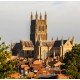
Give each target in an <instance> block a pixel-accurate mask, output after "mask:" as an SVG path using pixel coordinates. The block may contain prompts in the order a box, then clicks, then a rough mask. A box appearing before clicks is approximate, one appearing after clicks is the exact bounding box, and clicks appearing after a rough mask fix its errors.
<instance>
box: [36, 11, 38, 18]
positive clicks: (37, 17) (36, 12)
mask: <svg viewBox="0 0 80 80" xmlns="http://www.w3.org/2000/svg"><path fill="white" fill-rule="evenodd" d="M37 19H38V14H37V11H36V20H37Z"/></svg>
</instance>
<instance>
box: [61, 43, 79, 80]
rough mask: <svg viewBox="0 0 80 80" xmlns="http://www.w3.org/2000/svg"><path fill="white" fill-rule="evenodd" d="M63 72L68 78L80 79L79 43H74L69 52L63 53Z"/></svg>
mask: <svg viewBox="0 0 80 80" xmlns="http://www.w3.org/2000/svg"><path fill="white" fill-rule="evenodd" d="M63 62H64V63H65V74H67V75H69V76H70V78H73V79H80V44H77V45H75V46H74V47H73V48H72V50H71V51H70V52H67V53H66V54H65V58H64V60H63Z"/></svg>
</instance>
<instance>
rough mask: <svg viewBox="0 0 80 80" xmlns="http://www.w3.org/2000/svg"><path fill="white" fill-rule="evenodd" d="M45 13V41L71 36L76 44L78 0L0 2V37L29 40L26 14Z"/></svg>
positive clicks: (79, 33) (79, 19)
mask: <svg viewBox="0 0 80 80" xmlns="http://www.w3.org/2000/svg"><path fill="white" fill-rule="evenodd" d="M31 11H32V12H33V15H34V19H35V13H36V11H37V12H38V15H40V12H41V13H42V16H43V18H44V14H45V11H46V12H47V25H48V30H47V31H48V40H51V39H52V37H53V38H54V39H56V38H57V36H58V37H59V39H61V37H62V36H63V38H64V39H67V38H68V37H70V39H71V38H72V36H74V37H75V41H76V42H78V43H80V38H79V37H80V1H77V2H76V1H46V2H45V1H42V2H41V1H38V2H35V1H32V2H31V1H30V2H29V1H14V2H13V1H11V2H10V1H3V2H2V1H0V36H1V38H2V40H3V41H5V42H6V43H8V44H9V43H10V42H11V40H12V42H19V41H20V40H29V38H30V15H31Z"/></svg>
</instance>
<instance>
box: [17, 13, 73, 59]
mask: <svg viewBox="0 0 80 80" xmlns="http://www.w3.org/2000/svg"><path fill="white" fill-rule="evenodd" d="M47 37H48V36H47V15H46V12H45V15H44V19H43V18H42V14H41V13H40V16H38V14H37V12H36V15H35V19H33V14H32V13H31V25H30V41H26V40H25V41H22V40H21V41H20V43H18V46H19V47H20V48H17V49H18V51H19V52H18V53H19V56H23V57H29V56H30V55H33V56H32V57H33V58H34V59H36V58H37V59H43V60H45V59H48V58H49V57H52V59H53V60H54V59H57V60H62V59H64V56H65V53H66V52H68V51H70V50H71V49H72V47H73V46H74V44H75V42H74V37H72V40H70V39H69V38H68V39H67V40H63V37H62V38H61V40H58V38H57V40H53V39H52V40H47ZM29 54H30V55H29Z"/></svg>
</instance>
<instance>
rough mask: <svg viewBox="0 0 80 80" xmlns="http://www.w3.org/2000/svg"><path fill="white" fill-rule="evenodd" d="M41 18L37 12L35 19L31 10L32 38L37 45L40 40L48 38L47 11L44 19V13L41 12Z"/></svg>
mask: <svg viewBox="0 0 80 80" xmlns="http://www.w3.org/2000/svg"><path fill="white" fill-rule="evenodd" d="M39 17H40V18H38V14H37V12H36V15H35V19H33V14H32V12H31V26H30V40H31V41H32V42H33V44H34V45H35V44H36V42H37V41H39V40H47V22H46V21H47V15H46V12H45V15H44V19H42V14H41V13H40V16H39Z"/></svg>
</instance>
